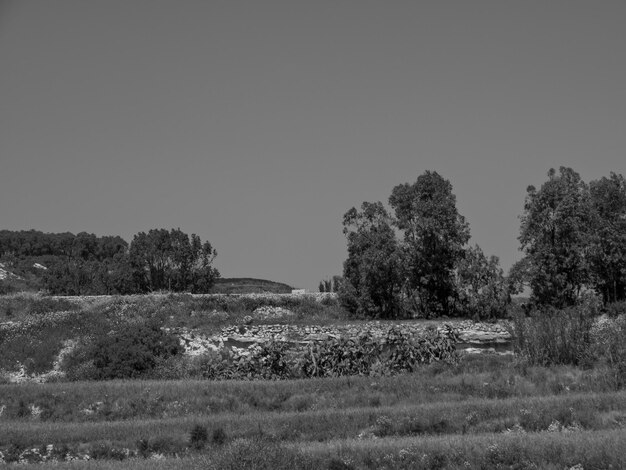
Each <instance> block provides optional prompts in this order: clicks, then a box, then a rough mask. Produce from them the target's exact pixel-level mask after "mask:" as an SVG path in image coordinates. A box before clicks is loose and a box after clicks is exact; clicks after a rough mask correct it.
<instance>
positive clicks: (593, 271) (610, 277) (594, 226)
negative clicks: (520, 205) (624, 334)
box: [516, 167, 626, 307]
mask: <svg viewBox="0 0 626 470" xmlns="http://www.w3.org/2000/svg"><path fill="white" fill-rule="evenodd" d="M527 191H528V194H527V196H526V202H525V205H524V214H523V216H522V225H521V229H520V237H519V240H520V242H521V244H522V249H523V250H524V253H525V258H524V260H523V265H524V267H523V268H517V269H516V273H517V275H518V277H519V278H520V279H524V280H525V281H526V282H527V283H528V284H529V285H530V287H531V288H532V300H533V302H535V303H537V304H540V305H552V306H555V307H563V306H571V305H575V304H576V303H577V302H578V299H579V297H580V294H581V292H582V291H584V290H585V289H593V290H595V291H596V292H597V293H598V294H599V295H601V296H602V298H603V300H604V302H605V303H611V302H618V301H623V300H626V244H625V243H624V242H625V241H626V182H625V180H624V177H623V176H621V175H619V176H618V175H616V174H615V173H611V177H610V178H602V179H600V180H598V181H592V182H591V184H590V185H587V184H586V183H584V182H583V181H582V180H581V178H580V175H579V174H578V173H576V172H575V171H574V170H572V169H571V168H564V167H561V168H560V170H559V174H558V175H557V173H556V171H555V170H554V169H551V170H550V171H549V172H548V181H547V182H546V183H544V184H543V185H542V186H541V188H540V189H539V190H537V189H535V187H533V186H529V187H528V190H527Z"/></svg>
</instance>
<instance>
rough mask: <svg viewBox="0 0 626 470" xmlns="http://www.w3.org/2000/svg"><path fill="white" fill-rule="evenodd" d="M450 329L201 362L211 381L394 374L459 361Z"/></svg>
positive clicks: (280, 346) (269, 347) (261, 350)
mask: <svg viewBox="0 0 626 470" xmlns="http://www.w3.org/2000/svg"><path fill="white" fill-rule="evenodd" d="M455 344H456V337H455V333H454V332H453V331H452V330H447V331H445V332H439V331H437V330H435V329H431V330H428V331H426V332H424V333H423V334H422V335H420V336H417V337H411V336H409V335H407V334H405V333H402V332H401V331H400V330H398V329H391V330H390V331H389V332H388V333H387V335H386V337H384V338H376V337H374V336H373V335H371V334H370V333H367V332H365V333H362V334H360V335H358V336H357V337H355V338H344V337H341V338H328V339H326V340H322V341H317V342H315V343H311V344H308V345H306V346H301V347H291V346H289V344H287V343H285V342H281V341H268V342H266V343H264V344H262V345H259V346H256V347H253V348H252V349H251V351H249V352H245V353H238V352H235V353H232V352H226V351H224V352H221V353H210V354H208V355H207V356H206V357H205V362H204V363H203V365H202V367H203V370H204V372H203V375H204V377H206V378H209V379H248V380H252V379H254V380H258V379H271V380H276V379H289V378H308V377H342V376H352V375H392V374H398V373H407V372H412V371H415V370H416V369H417V368H418V367H420V366H422V365H425V364H430V363H432V362H434V361H444V362H446V363H454V362H455V361H457V360H458V356H457V353H456V347H455Z"/></svg>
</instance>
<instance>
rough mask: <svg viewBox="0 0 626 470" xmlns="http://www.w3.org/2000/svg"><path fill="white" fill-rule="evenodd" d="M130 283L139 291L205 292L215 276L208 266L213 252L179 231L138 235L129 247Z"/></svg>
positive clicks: (195, 237)
mask: <svg viewBox="0 0 626 470" xmlns="http://www.w3.org/2000/svg"><path fill="white" fill-rule="evenodd" d="M129 255H130V263H131V265H132V269H133V276H134V282H135V284H136V285H137V286H138V288H139V290H140V291H142V292H150V291H158V290H171V291H175V292H181V291H187V290H190V291H192V292H202V293H205V292H208V291H209V289H210V288H211V287H212V286H213V284H214V283H215V279H217V278H218V277H219V272H218V271H217V270H216V269H215V268H214V267H213V266H212V263H213V260H214V259H215V257H216V256H217V252H216V251H215V250H214V249H213V247H212V246H211V244H210V243H209V242H204V243H202V241H201V240H200V237H198V236H197V235H195V234H193V235H192V236H191V238H189V236H188V235H187V234H185V233H183V232H182V231H181V230H180V229H172V230H170V231H168V230H166V229H153V230H150V231H149V232H148V233H147V234H146V233H144V232H140V233H138V234H137V235H135V237H134V238H133V241H132V242H131V244H130V253H129Z"/></svg>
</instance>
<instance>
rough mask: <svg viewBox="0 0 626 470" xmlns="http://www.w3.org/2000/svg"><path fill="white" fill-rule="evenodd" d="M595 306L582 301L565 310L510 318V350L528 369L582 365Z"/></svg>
mask: <svg viewBox="0 0 626 470" xmlns="http://www.w3.org/2000/svg"><path fill="white" fill-rule="evenodd" d="M598 310H599V304H598V302H597V301H596V299H595V298H594V297H586V298H584V299H583V301H582V302H581V303H580V304H579V305H577V306H575V307H569V308H566V309H562V310H559V309H556V308H554V307H549V306H546V307H540V308H535V309H534V310H531V312H530V313H529V315H528V316H526V314H524V313H523V312H520V311H517V312H514V313H513V315H512V320H513V338H514V340H513V347H514V350H515V352H516V354H519V355H520V356H521V357H522V358H523V360H524V361H526V362H528V363H529V364H532V365H540V366H547V365H553V364H573V365H578V364H584V363H586V362H588V361H589V360H590V358H591V344H592V338H591V331H592V328H593V324H594V319H595V317H596V316H597V313H598Z"/></svg>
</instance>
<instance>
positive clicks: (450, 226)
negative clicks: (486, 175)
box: [320, 171, 509, 318]
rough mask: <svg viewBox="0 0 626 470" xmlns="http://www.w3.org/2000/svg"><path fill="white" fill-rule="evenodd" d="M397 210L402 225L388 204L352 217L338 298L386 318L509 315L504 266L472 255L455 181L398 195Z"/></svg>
mask: <svg viewBox="0 0 626 470" xmlns="http://www.w3.org/2000/svg"><path fill="white" fill-rule="evenodd" d="M389 204H390V205H391V207H392V208H393V210H394V212H395V217H392V216H390V215H389V214H388V212H387V210H386V209H385V207H384V206H383V205H382V203H380V202H376V203H368V202H364V203H363V204H362V206H361V211H360V212H359V211H357V209H355V208H352V209H350V210H349V211H348V212H346V214H345V215H344V218H343V226H344V234H345V235H346V238H347V241H348V259H347V260H346V261H345V262H344V270H343V279H342V282H340V283H339V289H338V291H339V299H340V302H341V304H342V306H343V307H344V308H345V309H346V310H348V311H349V312H350V313H352V314H353V315H356V316H359V317H378V318H397V317H402V316H405V317H407V316H413V317H416V316H419V317H427V318H428V317H436V316H440V315H469V316H473V317H474V318H495V317H498V316H502V315H503V314H504V311H505V305H506V303H507V302H508V293H509V292H508V290H507V289H506V288H505V283H504V278H503V275H502V271H501V269H500V268H499V267H498V259H497V258H496V257H491V258H489V259H487V258H486V257H485V255H484V254H483V253H482V251H481V250H480V248H478V247H476V248H468V249H465V245H466V243H467V242H468V240H469V238H470V233H469V225H468V224H467V222H466V221H465V219H464V217H463V216H461V215H460V214H459V212H458V210H457V208H456V197H455V195H454V194H453V193H452V185H451V184H450V182H449V181H447V180H445V179H444V178H443V177H441V176H440V175H439V174H438V173H436V172H430V171H426V172H425V173H424V174H422V175H420V176H419V177H418V178H417V180H416V182H415V183H413V184H409V183H406V184H401V185H398V186H396V187H395V188H393V191H392V193H391V196H390V198H389ZM327 287H328V286H327V285H326V284H325V283H324V282H322V283H320V291H325V290H327Z"/></svg>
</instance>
